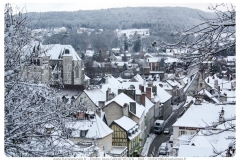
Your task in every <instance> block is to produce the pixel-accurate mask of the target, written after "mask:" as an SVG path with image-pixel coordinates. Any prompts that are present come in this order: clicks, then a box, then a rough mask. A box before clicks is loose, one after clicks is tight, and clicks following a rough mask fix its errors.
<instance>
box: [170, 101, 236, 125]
mask: <svg viewBox="0 0 240 160" xmlns="http://www.w3.org/2000/svg"><path fill="white" fill-rule="evenodd" d="M222 108H223V109H224V118H232V117H233V116H234V115H236V106H235V105H229V104H226V105H215V104H212V103H203V104H202V105H194V104H192V105H191V106H190V107H189V108H188V110H187V111H186V112H185V113H184V114H183V115H182V117H181V118H179V119H178V120H177V121H176V122H175V123H174V124H173V126H180V127H195V128H205V127H206V124H209V125H213V123H214V122H218V120H219V113H220V112H221V110H222ZM234 123H235V121H233V124H234ZM221 127H222V126H218V127H217V128H221Z"/></svg>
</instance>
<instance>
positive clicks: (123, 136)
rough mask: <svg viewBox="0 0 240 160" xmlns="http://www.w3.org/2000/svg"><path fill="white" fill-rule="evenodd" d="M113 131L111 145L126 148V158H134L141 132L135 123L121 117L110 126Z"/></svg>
mask: <svg viewBox="0 0 240 160" xmlns="http://www.w3.org/2000/svg"><path fill="white" fill-rule="evenodd" d="M110 128H111V129H112V130H113V131H114V132H113V136H112V145H114V146H126V147H127V150H128V151H127V156H128V157H136V156H137V154H138V149H139V148H140V133H141V130H140V129H139V126H138V124H137V123H136V122H134V121H133V120H132V119H130V118H128V117H126V116H123V117H121V118H119V119H117V120H114V121H113V123H112V124H111V125H110Z"/></svg>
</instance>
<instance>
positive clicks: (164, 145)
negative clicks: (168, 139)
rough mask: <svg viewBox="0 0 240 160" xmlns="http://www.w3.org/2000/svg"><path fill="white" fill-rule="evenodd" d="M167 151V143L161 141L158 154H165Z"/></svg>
mask: <svg viewBox="0 0 240 160" xmlns="http://www.w3.org/2000/svg"><path fill="white" fill-rule="evenodd" d="M167 151H168V147H167V143H162V144H161V146H160V147H159V155H166V154H167Z"/></svg>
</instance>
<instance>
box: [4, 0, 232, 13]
mask: <svg viewBox="0 0 240 160" xmlns="http://www.w3.org/2000/svg"><path fill="white" fill-rule="evenodd" d="M7 2H8V3H12V4H16V5H17V6H18V7H19V8H20V9H21V8H23V7H24V6H26V9H25V10H27V12H48V11H76V10H93V9H106V8H119V7H139V6H145V7H165V6H171V7H176V6H180V7H189V8H196V9H200V10H203V11H209V10H207V8H208V6H209V4H210V3H211V4H214V3H219V2H217V1H214V0H202V1H196V2H197V3H192V2H193V1H189V0H188V1H179V3H174V2H176V0H175V1H173V0H168V1H167V2H169V3H160V2H161V1H160V0H119V1H114V0H84V1H83V0H78V1H76V0H68V1H66V0H58V1H53V0H41V1H39V0H35V1H34V3H33V1H26V0H25V1H23V0H18V1H16V0H15V1H14V0H10V1H7ZM56 2H57V3H56ZM66 2H68V3H66ZM200 2H201V3H200ZM230 2H232V3H234V2H233V1H228V3H230Z"/></svg>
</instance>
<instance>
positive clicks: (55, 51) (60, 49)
mask: <svg viewBox="0 0 240 160" xmlns="http://www.w3.org/2000/svg"><path fill="white" fill-rule="evenodd" d="M43 48H46V49H49V50H47V52H46V53H44V54H42V56H44V55H49V56H50V59H52V60H58V59H59V57H60V56H72V58H73V60H75V61H76V60H81V58H80V57H79V56H78V54H77V52H76V51H75V50H74V48H73V47H72V46H71V45H61V44H51V45H43ZM66 49H68V50H69V54H68V53H66ZM64 51H65V52H64Z"/></svg>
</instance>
